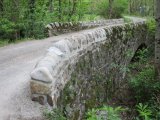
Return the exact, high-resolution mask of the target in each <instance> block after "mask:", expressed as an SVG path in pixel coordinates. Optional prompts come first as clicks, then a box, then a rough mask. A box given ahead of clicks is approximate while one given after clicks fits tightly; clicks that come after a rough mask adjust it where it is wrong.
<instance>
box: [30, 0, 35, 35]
mask: <svg viewBox="0 0 160 120" xmlns="http://www.w3.org/2000/svg"><path fill="white" fill-rule="evenodd" d="M34 13H35V0H29V19H30V21H29V25H30V35H31V36H34V33H33V30H34V23H35V14H34Z"/></svg>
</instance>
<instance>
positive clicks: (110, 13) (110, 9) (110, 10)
mask: <svg viewBox="0 0 160 120" xmlns="http://www.w3.org/2000/svg"><path fill="white" fill-rule="evenodd" d="M113 1H114V0H109V18H112V5H113Z"/></svg>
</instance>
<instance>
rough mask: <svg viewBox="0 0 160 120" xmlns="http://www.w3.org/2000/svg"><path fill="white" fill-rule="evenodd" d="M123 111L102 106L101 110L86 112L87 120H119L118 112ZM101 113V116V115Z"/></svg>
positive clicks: (118, 108) (119, 108)
mask: <svg viewBox="0 0 160 120" xmlns="http://www.w3.org/2000/svg"><path fill="white" fill-rule="evenodd" d="M122 111H124V109H123V108H121V107H115V108H113V107H110V106H103V107H102V108H97V109H91V110H89V111H88V112H87V120H104V119H106V118H107V120H121V118H120V115H119V114H120V112H122ZM101 113H103V114H101Z"/></svg>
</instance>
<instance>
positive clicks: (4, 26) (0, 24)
mask: <svg viewBox="0 0 160 120" xmlns="http://www.w3.org/2000/svg"><path fill="white" fill-rule="evenodd" d="M15 27H16V25H15V23H14V22H11V21H9V20H8V19H6V18H3V19H0V36H1V38H2V39H8V38H9V39H11V38H12V37H13V33H14V32H15Z"/></svg>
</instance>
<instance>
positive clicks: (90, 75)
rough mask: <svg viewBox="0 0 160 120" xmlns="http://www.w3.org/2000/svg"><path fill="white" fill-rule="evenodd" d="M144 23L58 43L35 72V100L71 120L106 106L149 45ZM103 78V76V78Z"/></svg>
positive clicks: (104, 29) (33, 89) (33, 85)
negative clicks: (141, 49) (139, 51)
mask: <svg viewBox="0 0 160 120" xmlns="http://www.w3.org/2000/svg"><path fill="white" fill-rule="evenodd" d="M146 30H147V28H146V24H145V22H144V21H140V22H136V23H130V24H118V25H110V26H107V27H104V28H99V29H94V30H92V31H89V32H86V33H83V34H79V35H73V36H71V37H68V38H64V39H62V40H59V41H58V42H56V43H54V44H53V45H52V47H50V48H49V49H48V53H47V54H46V56H45V57H44V58H43V59H42V60H41V61H39V62H38V63H37V65H36V67H35V69H34V70H33V71H32V73H31V78H32V79H31V82H30V83H31V84H30V85H31V93H32V100H35V101H39V102H40V103H41V104H46V103H48V104H50V105H51V106H53V107H58V108H59V109H61V110H62V111H63V112H64V113H65V114H66V116H67V118H68V119H70V120H72V119H73V120H78V119H82V118H83V114H84V112H85V111H86V110H87V109H88V108H92V107H95V106H96V105H100V104H103V103H104V102H105V101H106V99H107V95H108V94H110V91H109V88H108V85H109V84H112V87H114V88H115V89H116V87H118V86H119V85H120V82H121V81H122V80H123V79H124V77H125V72H126V71H125V67H127V65H128V64H129V62H130V60H131V58H132V57H133V54H130V53H134V52H135V51H136V50H137V48H138V46H140V45H141V44H142V43H145V42H146ZM99 76H101V77H99Z"/></svg>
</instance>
